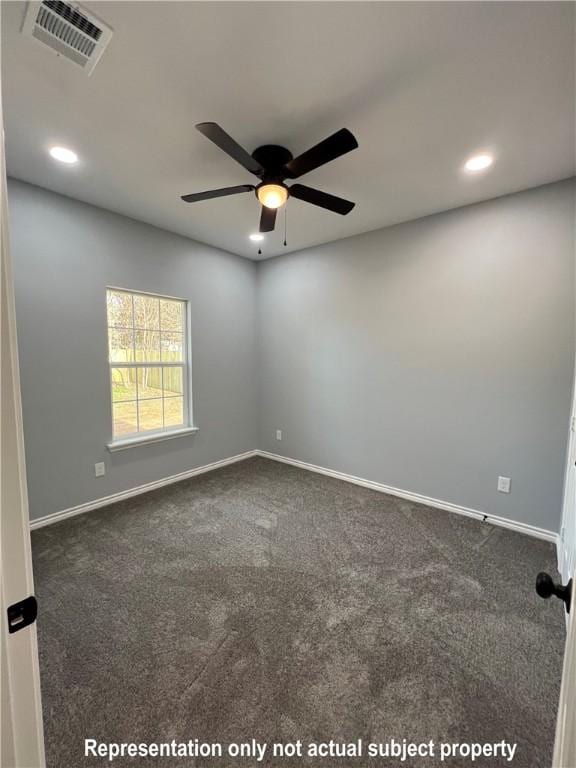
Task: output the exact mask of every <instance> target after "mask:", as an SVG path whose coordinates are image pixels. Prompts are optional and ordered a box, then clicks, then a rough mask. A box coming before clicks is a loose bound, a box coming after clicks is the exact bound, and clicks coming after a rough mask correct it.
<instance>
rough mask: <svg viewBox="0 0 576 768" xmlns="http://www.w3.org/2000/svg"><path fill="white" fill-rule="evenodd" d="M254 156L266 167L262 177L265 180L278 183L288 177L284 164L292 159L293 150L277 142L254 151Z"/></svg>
mask: <svg viewBox="0 0 576 768" xmlns="http://www.w3.org/2000/svg"><path fill="white" fill-rule="evenodd" d="M252 157H253V158H254V160H256V162H257V163H260V165H261V166H262V168H264V172H263V173H262V174H260V178H261V179H262V180H263V181H267V182H275V183H278V182H281V181H282V180H283V179H285V178H286V170H285V168H284V166H285V165H286V164H287V163H289V162H290V160H292V152H290V150H289V149H286V147H280V146H278V145H277V144H264V146H262V147H258V148H257V149H255V150H254V152H252Z"/></svg>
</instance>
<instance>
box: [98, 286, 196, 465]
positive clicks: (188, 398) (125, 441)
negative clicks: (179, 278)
mask: <svg viewBox="0 0 576 768" xmlns="http://www.w3.org/2000/svg"><path fill="white" fill-rule="evenodd" d="M108 291H117V292H118V293H127V294H129V295H130V296H131V297H132V304H133V305H134V296H152V297H153V298H155V299H166V300H168V301H179V302H181V303H182V304H183V305H184V313H183V314H184V328H183V331H182V351H183V356H184V360H183V362H164V361H162V360H159V361H158V362H156V361H152V362H137V361H136V360H134V361H131V362H126V363H118V362H113V361H111V360H110V338H109V331H110V327H111V326H110V325H109V324H108V302H107V301H105V302H104V307H105V312H106V348H107V360H108V391H109V392H110V426H111V433H112V438H111V440H110V442H109V443H108V445H107V447H108V450H109V451H112V452H113V451H122V450H124V449H125V448H131V447H132V446H137V445H145V444H147V443H156V442H159V441H161V440H169V439H172V438H175V437H183V436H185V435H191V434H194V433H195V432H198V428H197V427H195V426H194V416H193V410H192V402H193V401H192V334H191V330H190V328H191V318H190V302H189V301H188V300H187V299H182V298H180V297H178V296H168V295H166V294H162V293H152V292H151V291H140V290H136V289H133V288H120V287H118V286H113V285H107V286H106V296H107V295H108ZM132 322H133V323H134V319H133V320H132ZM132 330H133V332H134V330H135V328H134V325H133V327H132ZM151 367H152V368H153V367H159V368H171V367H174V368H181V369H182V375H183V378H184V381H183V387H182V389H183V392H182V395H183V413H184V424H183V425H182V426H177V427H162V429H155V430H148V431H146V432H132V433H130V434H128V435H125V436H122V437H114V407H113V401H112V369H113V368H151ZM136 403H138V400H136ZM136 413H138V405H137V406H136Z"/></svg>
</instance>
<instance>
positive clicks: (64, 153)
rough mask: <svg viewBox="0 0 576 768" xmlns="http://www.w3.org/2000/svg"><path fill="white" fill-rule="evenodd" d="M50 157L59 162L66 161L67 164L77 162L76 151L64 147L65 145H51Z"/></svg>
mask: <svg viewBox="0 0 576 768" xmlns="http://www.w3.org/2000/svg"><path fill="white" fill-rule="evenodd" d="M50 157H53V158H54V160H59V161H60V162H61V163H68V165H72V163H77V162H78V155H77V154H76V152H72V150H71V149H66V147H52V148H51V150H50Z"/></svg>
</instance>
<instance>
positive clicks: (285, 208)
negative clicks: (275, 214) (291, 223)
mask: <svg viewBox="0 0 576 768" xmlns="http://www.w3.org/2000/svg"><path fill="white" fill-rule="evenodd" d="M287 216H288V206H287V205H285V206H284V247H286V245H287V243H286V230H287V225H286V218H287Z"/></svg>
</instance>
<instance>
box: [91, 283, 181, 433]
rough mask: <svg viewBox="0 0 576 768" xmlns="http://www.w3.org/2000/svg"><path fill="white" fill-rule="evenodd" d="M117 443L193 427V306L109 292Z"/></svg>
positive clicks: (112, 390) (111, 370) (113, 416)
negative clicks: (190, 346) (190, 330)
mask: <svg viewBox="0 0 576 768" xmlns="http://www.w3.org/2000/svg"><path fill="white" fill-rule="evenodd" d="M106 305H107V310H108V348H109V362H110V385H111V392H112V439H113V442H114V441H122V440H126V439H128V438H132V437H137V436H140V435H150V434H164V433H169V432H172V431H176V430H182V429H184V428H186V427H188V426H189V411H190V407H189V406H190V403H189V396H188V392H189V377H188V360H187V357H188V354H187V347H188V344H187V312H186V309H187V304H186V302H185V301H181V300H179V299H173V298H168V297H163V296H154V295H152V294H146V293H133V292H131V291H123V290H118V289H116V288H109V289H108V290H107V295H106Z"/></svg>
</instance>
